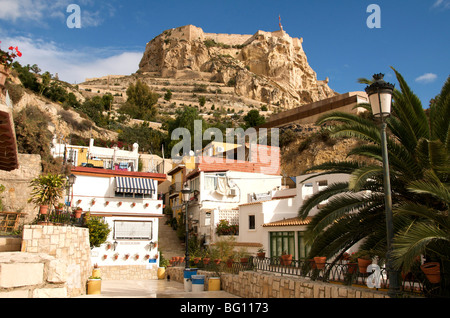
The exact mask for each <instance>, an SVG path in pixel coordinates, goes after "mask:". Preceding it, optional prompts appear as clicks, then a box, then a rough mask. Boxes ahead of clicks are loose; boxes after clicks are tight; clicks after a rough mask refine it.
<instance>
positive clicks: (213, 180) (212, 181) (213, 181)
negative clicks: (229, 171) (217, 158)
mask: <svg viewBox="0 0 450 318" xmlns="http://www.w3.org/2000/svg"><path fill="white" fill-rule="evenodd" d="M225 176H226V174H225V173H217V174H210V175H205V190H210V191H213V190H216V189H217V183H218V182H217V180H218V178H219V177H225Z"/></svg>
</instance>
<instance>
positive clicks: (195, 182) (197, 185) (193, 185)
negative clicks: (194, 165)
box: [189, 177, 200, 191]
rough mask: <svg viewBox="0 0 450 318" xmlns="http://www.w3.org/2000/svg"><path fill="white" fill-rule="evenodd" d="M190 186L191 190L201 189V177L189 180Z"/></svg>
mask: <svg viewBox="0 0 450 318" xmlns="http://www.w3.org/2000/svg"><path fill="white" fill-rule="evenodd" d="M189 188H190V189H191V191H200V178H199V177H197V178H194V179H191V180H189Z"/></svg>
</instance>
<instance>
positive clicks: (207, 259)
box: [203, 257, 211, 265]
mask: <svg viewBox="0 0 450 318" xmlns="http://www.w3.org/2000/svg"><path fill="white" fill-rule="evenodd" d="M210 261H211V259H210V258H209V257H205V258H204V259H203V264H205V265H208V264H209V262H210Z"/></svg>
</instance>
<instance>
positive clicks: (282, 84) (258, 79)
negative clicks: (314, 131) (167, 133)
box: [139, 25, 337, 108]
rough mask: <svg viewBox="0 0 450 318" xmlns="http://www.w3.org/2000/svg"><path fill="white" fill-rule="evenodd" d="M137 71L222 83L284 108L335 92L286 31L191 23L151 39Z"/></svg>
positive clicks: (295, 40) (296, 39)
mask: <svg viewBox="0 0 450 318" xmlns="http://www.w3.org/2000/svg"><path fill="white" fill-rule="evenodd" d="M139 71H140V72H141V73H150V74H153V75H156V76H161V77H166V78H177V79H180V78H185V79H193V80H195V79H198V80H205V81H210V82H216V83H224V84H227V85H228V86H230V87H234V93H235V94H236V95H238V96H242V97H245V98H250V99H253V100H256V101H260V102H263V103H267V104H272V105H279V106H283V107H284V108H293V107H297V106H299V105H303V104H307V103H311V102H314V101H317V100H321V99H324V98H327V97H331V96H334V95H336V94H337V93H335V92H334V91H333V90H332V89H330V88H329V87H328V80H324V81H319V80H317V76H316V73H315V72H314V70H313V69H312V68H311V67H310V66H309V64H308V61H307V58H306V55H305V52H304V51H303V48H302V40H301V39H298V38H291V37H290V36H289V35H288V34H287V33H286V32H285V31H283V30H279V31H275V32H264V31H258V32H256V33H255V34H253V35H236V34H213V33H204V32H203V30H202V29H200V28H197V27H195V26H192V25H187V26H184V27H179V28H176V29H171V30H167V31H164V32H163V33H162V34H160V35H158V36H157V37H155V38H154V39H153V40H151V41H150V42H149V43H147V46H146V50H145V52H144V55H143V57H142V60H141V62H140V64H139Z"/></svg>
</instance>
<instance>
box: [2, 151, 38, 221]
mask: <svg viewBox="0 0 450 318" xmlns="http://www.w3.org/2000/svg"><path fill="white" fill-rule="evenodd" d="M17 159H18V161H19V168H17V169H15V170H13V171H3V170H0V184H3V185H4V186H5V191H4V192H3V193H2V194H1V199H2V202H3V206H4V208H3V210H4V211H14V212H18V211H20V212H23V213H26V214H27V215H26V217H25V218H24V219H23V221H24V222H25V223H29V222H31V221H32V220H33V219H34V218H35V216H36V214H37V212H38V209H37V208H36V207H35V206H34V204H31V203H28V202H27V201H28V198H29V197H30V193H31V187H30V186H29V185H30V181H31V180H32V179H34V178H36V177H37V176H39V175H40V174H41V171H42V167H41V156H40V155H27V154H18V157H17Z"/></svg>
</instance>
